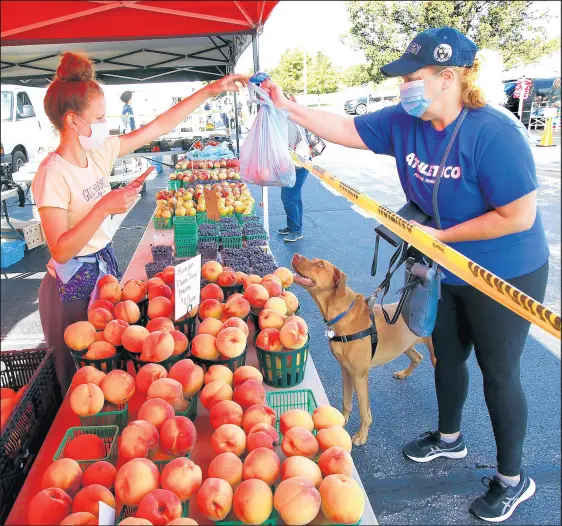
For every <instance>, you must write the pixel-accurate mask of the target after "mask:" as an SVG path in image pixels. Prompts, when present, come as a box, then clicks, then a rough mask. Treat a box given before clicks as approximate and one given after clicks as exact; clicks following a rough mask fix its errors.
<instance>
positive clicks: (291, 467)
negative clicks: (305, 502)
mask: <svg viewBox="0 0 562 526" xmlns="http://www.w3.org/2000/svg"><path fill="white" fill-rule="evenodd" d="M293 477H304V478H306V479H308V480H310V482H312V484H314V487H316V488H318V487H319V486H320V483H321V482H322V472H321V471H320V468H319V467H318V464H316V462H313V461H312V460H310V459H309V458H305V457H289V458H288V459H287V460H285V462H283V465H282V466H281V479H282V480H287V479H290V478H293Z"/></svg>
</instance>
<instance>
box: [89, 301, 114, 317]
mask: <svg viewBox="0 0 562 526" xmlns="http://www.w3.org/2000/svg"><path fill="white" fill-rule="evenodd" d="M99 308H101V309H105V310H107V311H109V312H111V315H112V316H113V308H114V305H113V303H111V301H107V300H96V301H94V302H93V303H92V304H91V305H90V306H89V307H88V312H90V311H91V310H93V309H99Z"/></svg>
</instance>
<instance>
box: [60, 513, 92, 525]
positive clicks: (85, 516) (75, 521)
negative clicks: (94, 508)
mask: <svg viewBox="0 0 562 526" xmlns="http://www.w3.org/2000/svg"><path fill="white" fill-rule="evenodd" d="M61 524H62V525H63V526H90V525H91V526H98V518H97V517H96V516H95V515H92V514H91V513H88V512H87V511H79V512H78V513H72V514H71V515H69V516H68V517H67V518H66V519H64V520H63V521H62V522H61Z"/></svg>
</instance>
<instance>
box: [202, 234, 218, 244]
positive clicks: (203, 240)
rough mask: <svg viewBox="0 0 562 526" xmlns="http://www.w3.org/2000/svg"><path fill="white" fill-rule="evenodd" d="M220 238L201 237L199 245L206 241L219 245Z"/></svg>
mask: <svg viewBox="0 0 562 526" xmlns="http://www.w3.org/2000/svg"><path fill="white" fill-rule="evenodd" d="M220 238H221V237H220V236H199V243H203V242H205V241H215V242H216V243H218V242H219V240H220Z"/></svg>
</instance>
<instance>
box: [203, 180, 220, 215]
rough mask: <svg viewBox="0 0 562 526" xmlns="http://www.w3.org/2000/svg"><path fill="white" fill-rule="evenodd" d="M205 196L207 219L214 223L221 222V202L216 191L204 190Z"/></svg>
mask: <svg viewBox="0 0 562 526" xmlns="http://www.w3.org/2000/svg"><path fill="white" fill-rule="evenodd" d="M203 194H204V195H205V204H206V207H207V217H208V218H209V219H212V220H213V221H220V220H221V215H220V212H219V202H218V197H217V194H216V193H215V191H214V190H208V189H207V188H204V189H203Z"/></svg>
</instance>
